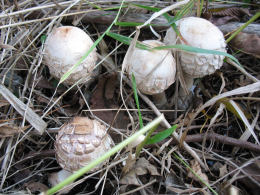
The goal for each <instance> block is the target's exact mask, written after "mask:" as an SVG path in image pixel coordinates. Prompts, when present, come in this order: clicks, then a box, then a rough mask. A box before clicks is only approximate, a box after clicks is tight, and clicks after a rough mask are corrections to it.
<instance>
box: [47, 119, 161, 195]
mask: <svg viewBox="0 0 260 195" xmlns="http://www.w3.org/2000/svg"><path fill="white" fill-rule="evenodd" d="M163 119H164V116H163V115H161V116H159V117H157V118H156V119H154V120H153V121H152V122H150V123H148V124H147V125H146V126H145V127H143V128H142V129H140V130H139V131H137V132H136V133H134V134H133V135H132V136H130V137H129V138H127V139H125V140H124V141H122V142H121V143H119V144H117V145H116V146H114V147H113V148H112V149H110V150H109V151H108V152H107V153H105V154H104V155H102V156H101V157H99V158H98V159H96V160H94V161H92V162H91V163H89V164H88V165H87V166H85V167H83V168H81V169H79V170H78V171H76V172H75V173H74V174H73V175H71V176H69V177H68V178H66V179H65V180H64V181H62V182H61V183H59V184H58V185H56V186H54V187H53V188H51V189H49V190H48V191H47V192H46V193H45V194H47V195H51V194H54V193H56V192H57V191H58V190H60V189H62V188H63V187H64V186H66V185H68V184H70V183H72V182H73V181H75V180H76V179H78V178H79V177H81V176H82V175H84V174H85V173H86V172H88V171H89V170H91V169H92V168H94V167H95V166H97V165H98V164H100V163H101V162H103V161H105V160H106V159H108V158H109V157H110V156H112V155H113V154H115V153H116V152H118V151H119V150H121V149H122V148H124V147H125V146H126V145H128V144H129V143H131V142H132V141H134V140H135V139H137V138H138V137H139V136H141V135H143V134H144V133H146V132H147V131H149V130H150V129H152V128H153V127H155V126H157V125H158V124H159V123H160V122H161V121H162V120H163Z"/></svg>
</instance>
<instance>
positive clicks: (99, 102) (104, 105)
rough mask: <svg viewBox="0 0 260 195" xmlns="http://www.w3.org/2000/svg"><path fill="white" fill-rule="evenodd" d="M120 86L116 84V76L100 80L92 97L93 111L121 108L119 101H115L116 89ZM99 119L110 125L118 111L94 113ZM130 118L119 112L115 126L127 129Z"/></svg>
mask: <svg viewBox="0 0 260 195" xmlns="http://www.w3.org/2000/svg"><path fill="white" fill-rule="evenodd" d="M117 85H118V82H116V75H113V74H112V75H108V76H107V77H102V78H100V79H99V80H98V84H97V87H96V89H95V91H94V93H93V95H92V97H91V100H90V102H91V106H90V108H91V109H93V110H94V109H96V110H98V109H111V108H119V105H117V104H116V102H117V100H114V99H115V97H114V94H115V92H116V91H115V89H116V87H117ZM93 114H95V115H96V116H97V117H99V118H100V119H102V120H103V121H105V122H106V123H108V124H112V122H113V121H114V118H115V116H116V114H117V111H110V110H108V111H103V110H102V111H93ZM128 121H129V120H128V118H127V117H126V115H125V114H124V113H123V112H119V113H118V115H117V118H116V120H115V121H114V124H113V126H114V127H116V128H121V129H125V128H127V124H128Z"/></svg>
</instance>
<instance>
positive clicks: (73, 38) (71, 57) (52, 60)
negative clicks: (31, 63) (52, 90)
mask: <svg viewBox="0 0 260 195" xmlns="http://www.w3.org/2000/svg"><path fill="white" fill-rule="evenodd" d="M92 45H93V41H92V40H91V38H90V37H89V36H88V34H87V33H85V32H84V31H83V30H81V29H80V28H78V27H74V26H62V27H58V28H54V29H53V30H52V32H51V33H50V34H49V35H48V37H47V39H46V43H45V55H44V60H45V62H46V64H47V66H48V67H49V70H50V74H51V75H52V76H54V77H56V78H58V79H60V78H61V77H62V76H63V75H64V74H65V73H66V72H68V71H69V70H70V69H71V68H72V67H73V66H74V65H75V64H76V63H77V62H79V60H80V59H81V58H82V57H83V56H84V55H85V54H86V53H87V51H88V50H89V49H90V47H91V46H92ZM96 61H97V52H96V49H94V50H93V51H92V52H91V53H90V54H89V55H88V56H87V58H86V59H85V60H84V61H83V62H82V63H81V64H80V65H79V66H78V67H77V68H76V69H75V70H74V71H73V72H72V74H71V75H70V76H69V77H68V78H67V79H66V80H65V81H64V83H65V84H68V85H73V84H74V83H75V82H77V81H78V80H79V79H81V78H84V79H82V81H81V83H85V82H87V81H88V80H90V78H91V75H92V71H93V70H94V68H95V65H96Z"/></svg>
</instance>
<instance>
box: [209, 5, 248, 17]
mask: <svg viewBox="0 0 260 195" xmlns="http://www.w3.org/2000/svg"><path fill="white" fill-rule="evenodd" d="M211 13H212V15H214V16H235V17H237V18H239V17H243V16H245V15H247V16H250V15H251V14H250V13H249V10H248V9H246V8H239V7H232V8H227V9H224V10H221V11H217V12H214V11H211Z"/></svg>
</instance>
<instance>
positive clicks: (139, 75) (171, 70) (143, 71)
mask: <svg viewBox="0 0 260 195" xmlns="http://www.w3.org/2000/svg"><path fill="white" fill-rule="evenodd" d="M142 43H144V44H147V45H150V46H152V47H158V46H164V44H163V43H162V42H160V41H156V40H146V41H143V42H142ZM132 73H134V75H135V79H136V84H137V87H138V89H139V90H140V91H141V92H143V93H145V94H149V95H153V94H158V93H162V92H163V91H164V90H166V89H167V88H168V87H169V86H170V85H171V84H172V83H174V81H175V73H176V63H175V60H174V58H173V56H172V54H171V52H170V51H169V50H154V51H147V50H142V49H138V48H135V50H134V52H133V55H132V58H131V60H130V61H129V62H128V74H129V76H130V77H131V75H132Z"/></svg>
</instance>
